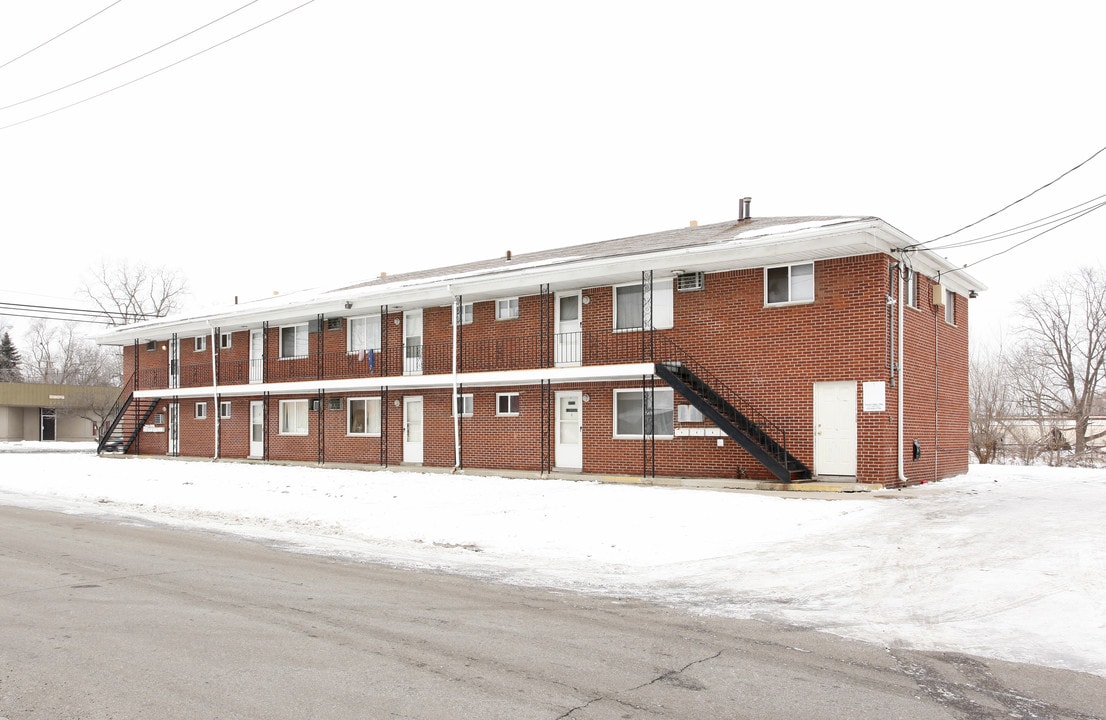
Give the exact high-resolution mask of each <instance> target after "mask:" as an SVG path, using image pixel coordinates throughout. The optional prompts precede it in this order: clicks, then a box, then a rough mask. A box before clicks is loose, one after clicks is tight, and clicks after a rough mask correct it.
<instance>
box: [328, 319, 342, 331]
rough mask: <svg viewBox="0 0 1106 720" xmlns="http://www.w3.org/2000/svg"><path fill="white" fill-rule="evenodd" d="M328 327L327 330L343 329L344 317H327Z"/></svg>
mask: <svg viewBox="0 0 1106 720" xmlns="http://www.w3.org/2000/svg"><path fill="white" fill-rule="evenodd" d="M326 329H327V330H341V329H342V318H327V319H326Z"/></svg>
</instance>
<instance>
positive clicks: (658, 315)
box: [614, 279, 673, 330]
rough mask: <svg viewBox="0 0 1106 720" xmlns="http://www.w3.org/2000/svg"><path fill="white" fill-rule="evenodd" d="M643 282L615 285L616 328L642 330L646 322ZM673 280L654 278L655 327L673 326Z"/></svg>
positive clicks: (653, 308)
mask: <svg viewBox="0 0 1106 720" xmlns="http://www.w3.org/2000/svg"><path fill="white" fill-rule="evenodd" d="M643 287H645V286H644V285H642V284H641V283H633V284H630V285H616V286H615V287H614V329H615V330H640V329H641V328H642V326H643V325H644V324H645V315H644V313H645V310H646V298H645V297H643V293H642V288H643ZM672 302H673V301H672V280H671V279H665V280H654V281H653V293H652V311H653V323H652V325H653V327H654V328H670V327H672V326H673V311H672V307H673V305H672Z"/></svg>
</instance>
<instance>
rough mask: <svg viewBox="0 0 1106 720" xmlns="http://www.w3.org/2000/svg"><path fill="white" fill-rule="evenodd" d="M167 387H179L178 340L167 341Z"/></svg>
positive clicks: (175, 338) (174, 338)
mask: <svg viewBox="0 0 1106 720" xmlns="http://www.w3.org/2000/svg"><path fill="white" fill-rule="evenodd" d="M169 387H170V388H179V387H180V338H177V337H173V338H172V339H171V340H169Z"/></svg>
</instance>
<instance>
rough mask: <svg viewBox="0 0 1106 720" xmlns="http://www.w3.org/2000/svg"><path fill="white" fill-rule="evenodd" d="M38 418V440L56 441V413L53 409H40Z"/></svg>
mask: <svg viewBox="0 0 1106 720" xmlns="http://www.w3.org/2000/svg"><path fill="white" fill-rule="evenodd" d="M38 417H39V432H38V439H39V440H57V439H58V411H57V410H55V409H54V408H42V409H41V410H40V411H39V414H38Z"/></svg>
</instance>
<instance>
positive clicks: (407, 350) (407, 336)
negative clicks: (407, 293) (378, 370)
mask: <svg viewBox="0 0 1106 720" xmlns="http://www.w3.org/2000/svg"><path fill="white" fill-rule="evenodd" d="M403 374H404V375H422V309H421V308H420V309H418V310H407V311H406V312H404V313H403Z"/></svg>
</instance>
